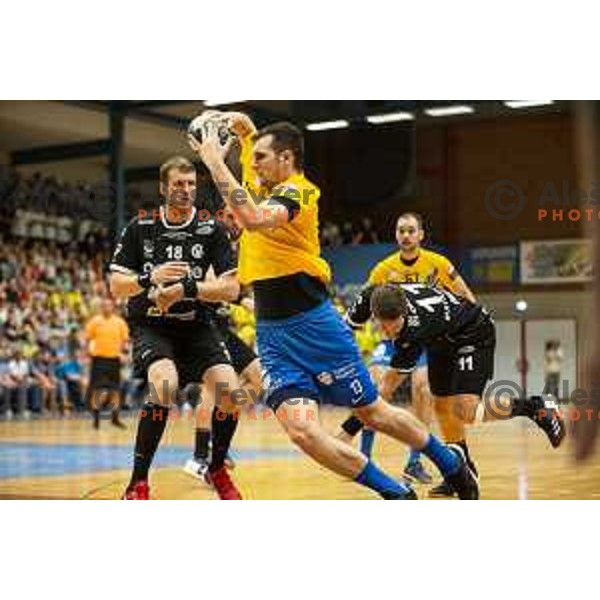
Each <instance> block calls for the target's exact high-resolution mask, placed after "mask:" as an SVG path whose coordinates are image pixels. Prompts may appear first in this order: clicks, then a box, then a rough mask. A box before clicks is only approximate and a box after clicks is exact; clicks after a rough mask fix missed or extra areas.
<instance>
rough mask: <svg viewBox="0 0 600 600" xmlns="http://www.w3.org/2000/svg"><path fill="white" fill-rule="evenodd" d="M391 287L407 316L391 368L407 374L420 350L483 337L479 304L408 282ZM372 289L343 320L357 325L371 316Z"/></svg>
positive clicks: (482, 313)
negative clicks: (397, 290)
mask: <svg viewBox="0 0 600 600" xmlns="http://www.w3.org/2000/svg"><path fill="white" fill-rule="evenodd" d="M395 285H398V287H400V288H401V289H402V290H403V291H404V293H405V295H406V304H407V306H408V315H407V316H406V318H405V321H404V326H403V328H402V330H401V331H400V333H399V334H398V336H397V337H396V338H395V339H394V348H395V353H394V356H393V358H392V362H391V366H392V367H393V368H395V369H398V370H400V371H405V372H409V371H411V370H412V369H413V368H414V367H415V364H416V362H417V359H418V358H419V356H420V354H421V352H422V351H423V350H427V349H428V348H434V347H435V346H437V345H438V344H443V345H450V346H454V345H462V344H468V343H475V342H477V341H479V339H480V338H481V336H482V335H487V333H486V332H487V329H485V328H483V327H480V325H482V323H484V322H486V321H489V315H488V313H487V311H486V310H485V308H483V306H481V305H480V304H473V303H472V302H470V301H469V300H467V299H466V298H461V297H459V296H456V295H455V294H453V293H452V292H449V291H448V290H444V289H441V288H436V287H430V286H426V285H423V284H409V283H406V284H395ZM375 287H376V286H373V285H370V286H367V287H365V288H364V289H363V290H362V291H361V292H360V293H359V294H358V296H357V297H356V299H355V300H354V303H353V304H352V306H351V307H350V308H349V309H348V314H347V319H348V321H349V322H350V323H351V324H356V325H361V324H363V323H366V322H367V321H368V320H369V318H370V317H371V296H372V294H373V291H374V289H375Z"/></svg>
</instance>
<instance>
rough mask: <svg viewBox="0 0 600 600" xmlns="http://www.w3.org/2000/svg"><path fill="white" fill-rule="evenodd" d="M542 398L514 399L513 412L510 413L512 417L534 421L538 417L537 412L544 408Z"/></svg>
mask: <svg viewBox="0 0 600 600" xmlns="http://www.w3.org/2000/svg"><path fill="white" fill-rule="evenodd" d="M540 402H541V398H540V397H539V396H530V397H529V398H513V401H512V410H511V413H510V416H511V418H512V417H528V418H530V419H533V418H534V417H535V415H536V412H537V410H539V409H540V408H543V406H540Z"/></svg>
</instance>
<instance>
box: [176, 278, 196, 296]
mask: <svg viewBox="0 0 600 600" xmlns="http://www.w3.org/2000/svg"><path fill="white" fill-rule="evenodd" d="M179 283H181V285H183V297H184V298H196V296H197V295H198V286H197V285H196V280H195V279H194V278H193V277H192V276H191V275H189V274H188V275H186V276H185V277H184V278H183V279H182V280H181V281H180V282H179Z"/></svg>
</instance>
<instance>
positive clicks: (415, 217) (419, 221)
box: [396, 212, 423, 231]
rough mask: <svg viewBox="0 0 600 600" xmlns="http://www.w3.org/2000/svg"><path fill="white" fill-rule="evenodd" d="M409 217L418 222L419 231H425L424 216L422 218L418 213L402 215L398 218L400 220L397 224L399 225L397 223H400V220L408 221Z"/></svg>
mask: <svg viewBox="0 0 600 600" xmlns="http://www.w3.org/2000/svg"><path fill="white" fill-rule="evenodd" d="M407 217H409V218H412V219H414V220H415V221H416V222H417V224H418V226H419V229H420V230H421V231H423V217H422V216H421V215H420V214H419V213H416V212H405V213H402V214H401V215H400V216H399V217H398V219H397V220H396V223H397V222H398V221H399V220H400V219H406V218H407Z"/></svg>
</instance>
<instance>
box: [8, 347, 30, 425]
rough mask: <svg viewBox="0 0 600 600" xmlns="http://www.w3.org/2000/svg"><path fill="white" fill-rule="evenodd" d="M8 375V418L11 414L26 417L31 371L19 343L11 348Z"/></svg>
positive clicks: (28, 413)
mask: <svg viewBox="0 0 600 600" xmlns="http://www.w3.org/2000/svg"><path fill="white" fill-rule="evenodd" d="M8 375H9V385H10V403H9V406H10V408H9V413H8V415H7V416H8V418H10V417H11V416H12V415H13V414H16V415H19V416H22V417H24V418H26V419H28V418H29V417H30V416H31V411H30V410H29V406H28V400H29V398H28V394H29V388H30V384H31V383H32V381H31V371H30V365H29V363H28V362H27V361H26V360H25V359H24V358H23V351H22V350H21V346H20V344H17V345H16V346H15V348H14V350H13V356H12V358H11V360H9V361H8Z"/></svg>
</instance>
